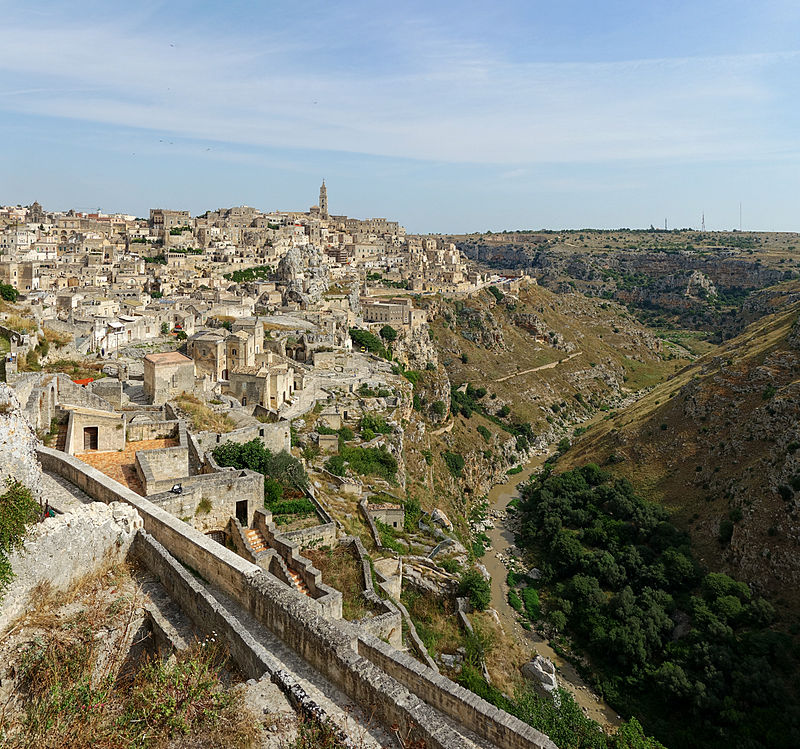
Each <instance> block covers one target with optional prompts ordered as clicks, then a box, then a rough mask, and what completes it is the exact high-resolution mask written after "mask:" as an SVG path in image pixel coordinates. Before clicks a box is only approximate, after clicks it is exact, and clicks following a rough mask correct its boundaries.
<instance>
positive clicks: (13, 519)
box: [0, 481, 42, 599]
mask: <svg viewBox="0 0 800 749" xmlns="http://www.w3.org/2000/svg"><path fill="white" fill-rule="evenodd" d="M6 486H7V488H6V492H5V494H3V495H2V496H0V599H2V596H3V594H4V593H5V591H6V589H7V588H8V586H9V584H10V583H11V581H12V580H13V579H14V572H13V570H12V569H11V562H10V561H9V558H8V557H9V555H10V554H11V552H12V551H14V549H18V548H20V547H21V546H22V541H23V539H24V537H25V531H26V529H27V528H28V526H29V525H30V524H31V523H34V522H36V521H37V520H38V519H39V518H40V517H41V513H42V508H41V506H40V505H39V503H38V502H37V501H36V500H35V499H34V498H33V496H32V495H31V493H30V491H28V489H27V487H25V486H24V485H23V484H21V483H20V482H19V481H9V482H8V484H7V485H6Z"/></svg>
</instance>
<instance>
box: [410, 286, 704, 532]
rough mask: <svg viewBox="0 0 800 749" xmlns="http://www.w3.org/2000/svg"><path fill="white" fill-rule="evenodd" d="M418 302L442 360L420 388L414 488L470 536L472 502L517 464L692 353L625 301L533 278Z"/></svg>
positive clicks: (413, 426) (413, 436)
mask: <svg viewBox="0 0 800 749" xmlns="http://www.w3.org/2000/svg"><path fill="white" fill-rule="evenodd" d="M423 303H427V304H428V314H429V319H430V321H431V322H430V327H431V335H432V338H433V345H434V346H435V348H436V352H437V355H438V358H439V362H440V368H439V370H438V371H437V372H435V373H434V372H422V373H420V375H419V378H418V381H417V384H416V385H415V393H416V396H417V398H416V403H417V410H416V411H415V412H414V414H413V418H412V419H411V422H410V423H409V425H408V426H407V428H406V430H405V449H404V458H405V467H406V474H407V478H408V486H407V488H408V491H409V493H410V494H414V495H416V496H418V497H419V499H420V500H421V501H422V504H423V507H425V508H426V509H428V508H429V507H430V506H433V505H435V504H439V506H442V507H443V509H445V511H446V512H448V514H450V515H451V516H454V517H452V519H453V522H454V523H456V525H459V524H460V526H461V530H462V532H463V533H464V535H465V540H466V532H467V527H466V518H467V516H468V514H469V510H470V508H471V507H472V506H473V504H474V503H475V502H477V501H478V500H480V499H481V498H482V496H483V495H484V494H485V493H486V492H487V491H488V490H489V488H490V487H491V485H492V484H493V483H497V482H499V481H502V480H504V478H505V475H506V473H507V471H508V470H509V469H510V468H512V467H513V466H515V465H517V464H519V463H522V462H525V460H526V459H527V458H528V457H529V456H530V455H532V454H533V452H534V451H535V450H539V449H542V448H544V447H545V446H546V445H547V444H549V443H551V442H552V441H553V440H558V439H559V438H560V437H562V436H564V435H565V434H566V433H567V430H568V429H569V428H570V427H571V426H574V425H575V424H577V423H579V422H582V421H585V420H586V419H588V418H590V417H591V416H592V415H593V414H595V413H597V412H598V410H609V409H610V408H612V407H613V406H614V405H616V404H619V403H622V402H624V401H625V400H626V399H630V398H633V397H635V393H636V392H637V391H638V390H641V389H642V388H647V387H650V386H653V385H655V384H656V383H658V382H660V381H661V380H662V379H664V378H665V377H666V376H668V375H669V374H672V373H674V372H675V371H677V370H679V369H680V368H681V367H683V366H684V365H685V364H686V363H687V362H688V361H689V358H687V357H690V356H691V354H689V352H688V351H687V350H686V349H684V348H682V347H679V346H676V345H674V344H672V343H671V342H669V341H663V340H661V339H659V338H657V337H655V336H653V335H652V334H651V333H650V332H649V331H648V330H647V329H646V328H645V327H643V326H642V325H641V324H640V323H638V322H637V321H636V320H635V319H634V318H633V316H632V315H631V314H630V313H629V312H628V311H627V310H626V309H625V308H624V307H622V306H620V305H618V304H615V303H613V302H609V301H605V300H601V299H592V298H588V297H584V296H583V295H581V294H555V293H553V292H551V291H549V290H547V289H543V288H541V287H539V286H537V285H535V284H533V285H530V286H528V287H527V288H523V289H522V290H521V291H520V292H519V294H516V295H510V294H509V295H502V294H499V295H498V294H493V293H492V292H490V291H488V290H484V291H481V292H479V293H477V294H474V295H471V296H470V297H467V298H465V299H462V300H448V299H442V298H439V299H435V300H431V299H428V300H424V302H423ZM448 390H449V391H448ZM451 395H452V405H451V404H450V401H451ZM437 403H438V405H437ZM448 406H449V408H448ZM442 408H443V409H444V412H443V413H442V415H441V416H437V415H436V414H435V410H436V409H440V410H441V409H442ZM448 411H449V413H448ZM446 456H454V457H450V458H447V457H446ZM448 460H449V461H450V462H449V463H448V462H447V461H448ZM462 460H463V463H462Z"/></svg>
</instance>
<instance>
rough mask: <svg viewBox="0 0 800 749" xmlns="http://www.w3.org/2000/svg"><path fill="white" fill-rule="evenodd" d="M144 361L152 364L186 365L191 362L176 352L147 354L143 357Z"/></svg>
mask: <svg viewBox="0 0 800 749" xmlns="http://www.w3.org/2000/svg"><path fill="white" fill-rule="evenodd" d="M144 360H145V361H149V362H152V363H153V364H186V363H187V362H191V361H192V360H191V359H190V358H189V357H188V356H184V355H183V354H179V353H178V352H177V351H167V352H166V353H163V354H148V355H147V356H145V357H144Z"/></svg>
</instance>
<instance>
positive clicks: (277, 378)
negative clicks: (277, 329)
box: [228, 352, 295, 411]
mask: <svg viewBox="0 0 800 749" xmlns="http://www.w3.org/2000/svg"><path fill="white" fill-rule="evenodd" d="M263 358H264V361H263V363H262V364H260V365H259V366H249V367H248V366H237V367H234V368H233V369H231V371H230V374H229V385H228V389H229V392H230V394H231V395H233V396H234V397H235V398H236V399H237V400H239V402H240V403H241V404H242V405H243V406H252V405H255V404H256V403H258V404H259V405H261V406H264V408H268V409H270V410H273V411H277V410H278V409H279V408H280V407H281V406H282V405H283V404H284V403H286V401H288V400H289V398H291V397H292V395H293V393H294V386H295V381H294V379H295V378H294V375H295V372H294V368H293V367H291V366H289V364H288V362H286V361H285V360H282V359H281V358H280V357H279V356H277V355H276V354H273V353H272V352H268V353H267V354H266V355H265V356H264V357H263Z"/></svg>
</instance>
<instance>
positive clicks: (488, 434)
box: [477, 424, 492, 442]
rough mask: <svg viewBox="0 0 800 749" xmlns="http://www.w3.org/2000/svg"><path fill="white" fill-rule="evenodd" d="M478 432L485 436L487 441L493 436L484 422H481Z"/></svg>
mask: <svg viewBox="0 0 800 749" xmlns="http://www.w3.org/2000/svg"><path fill="white" fill-rule="evenodd" d="M477 432H478V434H480V436H481V437H483V439H484V440H486V442H488V441H489V440H490V439H491V438H492V433H491V432H490V431H489V430H488V429H487V428H486V427H485V426H483V424H480V425H479V426H478V428H477Z"/></svg>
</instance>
